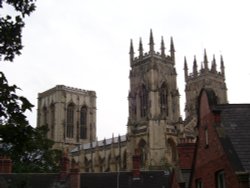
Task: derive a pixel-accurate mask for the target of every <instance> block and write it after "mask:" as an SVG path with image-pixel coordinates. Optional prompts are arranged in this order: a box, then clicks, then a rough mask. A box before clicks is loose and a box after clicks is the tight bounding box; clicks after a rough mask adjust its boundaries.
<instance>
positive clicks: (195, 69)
mask: <svg viewBox="0 0 250 188" xmlns="http://www.w3.org/2000/svg"><path fill="white" fill-rule="evenodd" d="M193 74H194V76H197V74H198V71H197V61H196V56H194V63H193Z"/></svg>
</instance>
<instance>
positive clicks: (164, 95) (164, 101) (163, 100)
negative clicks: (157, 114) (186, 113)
mask: <svg viewBox="0 0 250 188" xmlns="http://www.w3.org/2000/svg"><path fill="white" fill-rule="evenodd" d="M160 108H161V114H162V115H168V88H167V85H166V84H165V83H163V84H162V85H161V88H160Z"/></svg>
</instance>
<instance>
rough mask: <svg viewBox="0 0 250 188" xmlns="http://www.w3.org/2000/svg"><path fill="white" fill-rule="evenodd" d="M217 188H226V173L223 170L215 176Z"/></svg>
mask: <svg viewBox="0 0 250 188" xmlns="http://www.w3.org/2000/svg"><path fill="white" fill-rule="evenodd" d="M215 178H216V179H215V181H216V188H225V187H226V186H225V173H224V171H223V170H220V171H218V172H216V174H215Z"/></svg>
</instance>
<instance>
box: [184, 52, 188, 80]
mask: <svg viewBox="0 0 250 188" xmlns="http://www.w3.org/2000/svg"><path fill="white" fill-rule="evenodd" d="M184 74H185V81H187V78H188V66H187V59H186V56H185V57H184Z"/></svg>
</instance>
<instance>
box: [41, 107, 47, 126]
mask: <svg viewBox="0 0 250 188" xmlns="http://www.w3.org/2000/svg"><path fill="white" fill-rule="evenodd" d="M42 119H43V122H42V125H48V110H47V108H46V107H43V118H42Z"/></svg>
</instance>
